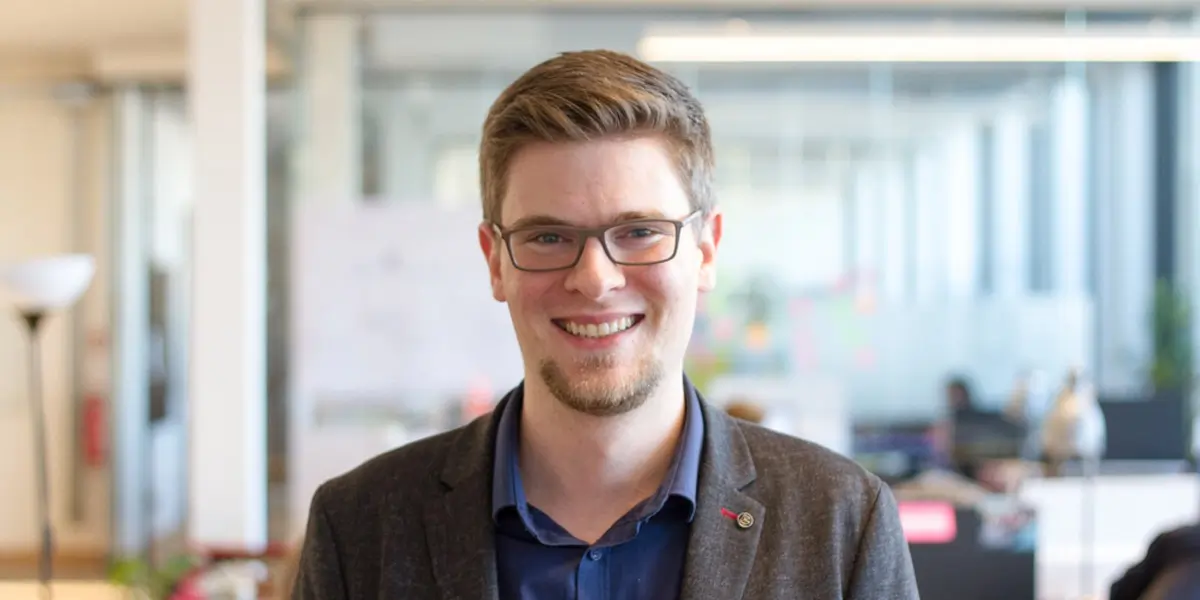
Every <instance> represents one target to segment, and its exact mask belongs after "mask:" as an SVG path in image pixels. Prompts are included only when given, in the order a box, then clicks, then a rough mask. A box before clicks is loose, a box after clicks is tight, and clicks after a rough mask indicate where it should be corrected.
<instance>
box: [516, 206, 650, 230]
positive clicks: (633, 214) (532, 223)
mask: <svg viewBox="0 0 1200 600" xmlns="http://www.w3.org/2000/svg"><path fill="white" fill-rule="evenodd" d="M665 218H666V217H665V216H663V214H662V213H661V212H658V211H641V210H633V211H625V212H623V213H621V214H619V215H617V218H615V219H613V220H612V221H611V223H623V222H626V221H640V220H643V219H665ZM543 226H554V227H579V225H575V224H574V223H570V222H568V221H564V220H563V219H560V218H558V217H551V216H549V215H531V216H528V217H521V218H520V219H517V220H516V221H514V222H513V224H512V225H509V226H508V227H504V229H508V230H513V229H523V228H525V227H543Z"/></svg>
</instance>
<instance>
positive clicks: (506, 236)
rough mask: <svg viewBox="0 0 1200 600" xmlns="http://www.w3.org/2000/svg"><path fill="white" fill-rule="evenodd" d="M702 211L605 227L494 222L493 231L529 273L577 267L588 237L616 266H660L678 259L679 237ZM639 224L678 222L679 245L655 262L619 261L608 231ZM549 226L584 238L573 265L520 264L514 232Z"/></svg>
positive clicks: (673, 223)
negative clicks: (509, 225)
mask: <svg viewBox="0 0 1200 600" xmlns="http://www.w3.org/2000/svg"><path fill="white" fill-rule="evenodd" d="M701 214H703V211H702V210H699V209H697V210H694V211H692V213H691V214H689V215H688V216H686V217H684V218H683V219H679V220H676V219H660V218H655V219H635V220H632V221H621V222H620V223H612V224H609V225H603V226H601V227H573V226H570V225H529V226H526V227H518V228H516V229H505V228H503V227H501V226H500V225H499V224H497V223H492V230H493V231H495V232H496V235H498V236H500V239H501V240H503V241H504V247H505V248H507V249H508V260H509V262H511V263H512V266H513V268H515V269H517V270H518V271H525V272H527V273H549V272H552V271H565V270H567V269H574V268H575V266H576V265H578V264H579V259H581V258H583V250H584V248H587V241H588V238H596V239H597V240H599V241H600V247H601V248H603V249H604V255H605V256H607V257H608V260H610V261H612V263H613V264H615V265H622V266H626V267H648V266H650V265H659V264H662V263H665V262H669V261H671V260H674V258H675V255H676V254H679V238H680V237H681V236H682V235H683V228H684V227H687V226H688V225H690V224H691V222H692V221H694V220H696V217H699V216H700V215H701ZM639 223H670V224H672V225H674V226H675V247H673V248H671V254H670V255H668V256H667V257H666V258H664V259H662V260H656V261H654V262H627V261H620V260H617V259H616V258H613V255H612V251H610V250H609V249H608V241H607V240H606V239H605V234H607V233H608V231H609V230H610V229H613V228H616V227H629V226H631V225H633V226H636V225H637V224H639ZM546 227H557V228H560V229H566V230H569V231H571V233H573V234H575V235H578V236H580V237H581V238H582V239H581V241H580V243H579V249H578V251H577V252H576V253H575V260H572V261H571V264H569V265H566V266H562V267H554V268H550V269H530V268H526V267H522V266H521V265H519V264H517V258H516V256H515V255H514V254H513V249H512V236H513V234H515V233H521V232H522V231H533V230H537V229H543V228H546Z"/></svg>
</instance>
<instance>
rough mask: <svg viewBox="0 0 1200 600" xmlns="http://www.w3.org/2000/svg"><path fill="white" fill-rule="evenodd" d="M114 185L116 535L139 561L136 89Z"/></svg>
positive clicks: (140, 126)
mask: <svg viewBox="0 0 1200 600" xmlns="http://www.w3.org/2000/svg"><path fill="white" fill-rule="evenodd" d="M113 117H114V121H115V125H116V127H115V129H114V137H115V142H116V144H115V146H116V160H115V163H116V164H117V165H118V166H119V170H118V171H117V173H116V174H115V176H116V182H115V183H116V185H115V186H114V189H115V194H114V197H113V200H114V202H113V207H114V209H115V210H114V211H113V218H114V219H115V223H114V226H113V228H112V237H111V238H110V239H111V240H112V257H113V259H114V262H113V279H112V285H113V292H114V301H113V303H112V309H113V312H112V315H113V326H112V327H113V331H112V360H113V373H112V377H113V379H112V389H113V406H112V412H111V414H112V418H113V422H112V427H113V431H112V444H113V445H112V452H113V456H112V466H113V472H112V503H113V506H112V515H113V525H112V527H113V528H112V537H111V550H112V552H113V555H114V556H115V557H117V558H129V557H134V556H139V555H141V554H142V553H143V552H145V550H146V547H147V545H148V543H149V540H150V534H151V529H150V528H151V522H150V515H149V511H148V510H147V509H148V507H147V505H146V498H147V491H148V490H149V489H150V488H149V485H150V478H149V470H148V468H147V467H148V465H149V457H150V455H149V452H150V447H151V446H150V439H149V435H148V434H149V429H150V426H149V423H150V396H149V386H148V384H149V381H150V360H149V355H148V353H147V343H148V341H149V339H150V305H149V299H150V281H149V273H148V271H147V267H149V265H150V262H149V257H148V255H147V250H148V245H147V242H148V241H149V239H150V235H149V232H148V230H147V227H148V225H149V223H148V220H147V216H148V214H149V207H148V206H147V198H148V197H149V194H148V193H147V192H148V190H147V189H146V186H145V183H146V173H147V170H148V169H149V164H148V163H149V162H150V161H149V160H148V159H149V153H148V152H147V149H146V143H145V142H146V140H147V139H148V137H147V126H146V125H147V124H146V97H145V93H143V92H142V91H140V90H138V89H136V88H135V87H121V88H119V89H118V90H117V91H116V93H115V94H114V95H113Z"/></svg>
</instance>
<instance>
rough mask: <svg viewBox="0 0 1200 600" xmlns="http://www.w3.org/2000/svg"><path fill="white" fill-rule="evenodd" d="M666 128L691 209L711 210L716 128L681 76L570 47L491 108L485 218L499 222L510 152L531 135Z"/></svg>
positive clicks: (585, 137) (484, 151)
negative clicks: (710, 122) (710, 123)
mask: <svg viewBox="0 0 1200 600" xmlns="http://www.w3.org/2000/svg"><path fill="white" fill-rule="evenodd" d="M637 135H661V136H663V137H664V138H665V139H666V140H667V142H668V143H669V144H670V146H671V149H672V150H673V151H674V154H675V164H676V170H677V171H678V173H679V178H680V181H681V183H682V184H683V186H684V188H685V189H686V190H687V193H688V197H689V199H690V201H691V205H692V209H693V210H697V209H698V210H701V211H703V212H704V213H705V214H708V213H709V212H711V211H712V208H713V205H714V203H715V202H714V199H713V184H712V181H713V169H714V163H715V159H714V157H713V150H712V134H711V133H710V132H709V127H708V119H707V118H705V116H704V109H703V108H702V107H701V106H700V102H699V101H698V100H697V99H696V98H695V96H693V95H692V93H691V92H690V91H689V90H688V89H687V86H685V85H684V84H683V83H682V82H681V81H679V80H678V79H676V78H675V77H673V76H671V75H669V74H667V73H665V72H663V71H661V70H659V69H656V68H654V67H652V66H650V65H648V64H646V63H644V62H642V61H640V60H637V59H636V58H633V57H631V56H628V55H625V54H621V53H619V52H612V51H609V50H588V51H581V52H565V53H562V54H559V55H558V56H556V57H554V58H552V59H550V60H547V61H545V62H543V63H541V64H538V65H537V66H535V67H533V68H532V69H530V70H528V71H526V72H525V74H523V75H521V77H520V78H518V79H517V80H516V81H514V82H513V83H512V84H510V85H509V86H508V88H506V89H505V90H504V91H503V92H502V93H501V94H500V96H499V97H498V98H496V101H495V102H494V103H493V104H492V107H491V109H490V110H489V111H488V115H487V119H486V120H485V121H484V124H483V140H482V142H481V143H480V148H479V182H480V188H481V190H482V192H483V219H484V221H486V222H490V223H496V224H499V223H500V212H501V204H502V203H503V201H504V194H505V189H506V183H507V179H508V168H509V165H510V164H511V162H512V159H513V156H515V155H516V153H517V152H518V151H519V150H520V149H521V148H522V147H524V146H525V145H527V144H530V143H534V142H564V143H567V142H583V141H589V140H596V139H601V138H606V137H618V136H637Z"/></svg>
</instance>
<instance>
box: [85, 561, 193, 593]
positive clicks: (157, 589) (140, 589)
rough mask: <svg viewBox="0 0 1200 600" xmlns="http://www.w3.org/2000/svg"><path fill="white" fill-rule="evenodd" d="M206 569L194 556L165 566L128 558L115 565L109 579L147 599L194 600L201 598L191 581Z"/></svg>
mask: <svg viewBox="0 0 1200 600" xmlns="http://www.w3.org/2000/svg"><path fill="white" fill-rule="evenodd" d="M202 567H203V564H202V562H201V561H200V560H198V559H196V558H194V557H191V556H176V557H173V558H171V559H169V560H167V561H166V562H165V564H163V565H162V566H161V567H157V566H155V565H153V564H151V563H150V562H148V561H145V560H140V559H125V560H120V561H117V562H116V563H114V564H113V565H112V567H111V568H110V569H109V572H108V579H109V581H111V582H112V583H115V584H117V585H120V586H123V587H126V588H128V589H130V590H132V591H134V592H136V593H137V594H138V597H139V598H144V599H145V600H192V599H199V598H200V597H201V596H199V595H198V594H197V593H196V592H195V591H194V589H193V586H192V585H190V582H191V581H192V580H193V578H194V577H195V576H196V575H197V574H198V573H200V572H201V571H202Z"/></svg>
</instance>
